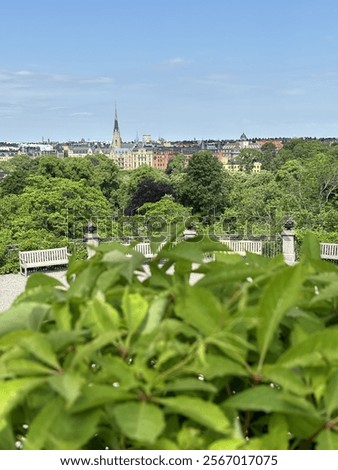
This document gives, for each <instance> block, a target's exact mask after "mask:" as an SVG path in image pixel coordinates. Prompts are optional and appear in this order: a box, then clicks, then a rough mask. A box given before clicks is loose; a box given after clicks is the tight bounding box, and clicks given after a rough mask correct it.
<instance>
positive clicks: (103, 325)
mask: <svg viewBox="0 0 338 470" xmlns="http://www.w3.org/2000/svg"><path fill="white" fill-rule="evenodd" d="M119 325H120V318H119V313H118V311H117V310H116V309H115V308H114V307H112V306H111V305H110V304H108V303H107V302H105V301H104V300H102V299H100V298H95V299H93V300H90V301H89V302H87V303H86V305H85V306H83V313H82V315H81V319H80V321H79V322H78V323H77V324H76V327H77V328H78V329H81V328H86V327H87V328H90V329H91V331H93V333H94V334H100V333H103V332H105V331H109V330H113V331H117V330H118V328H119Z"/></svg>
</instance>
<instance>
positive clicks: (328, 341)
mask: <svg viewBox="0 0 338 470" xmlns="http://www.w3.org/2000/svg"><path fill="white" fill-rule="evenodd" d="M337 344H338V329H326V330H323V331H319V332H318V333H314V334H312V335H310V336H309V337H308V338H307V339H306V340H304V341H302V342H300V343H297V344H296V345H295V346H293V347H291V348H289V349H287V350H286V351H285V353H283V354H282V355H281V356H280V357H279V359H278V360H277V364H278V365H281V366H283V367H287V368H291V367H297V366H301V367H316V366H320V365H323V364H324V365H327V364H331V363H335V362H336V361H337V360H338V348H337Z"/></svg>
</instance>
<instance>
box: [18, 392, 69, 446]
mask: <svg viewBox="0 0 338 470" xmlns="http://www.w3.org/2000/svg"><path fill="white" fill-rule="evenodd" d="M62 412H63V401H62V400H61V399H57V398H56V399H53V400H51V401H48V402H47V403H46V404H45V405H44V406H43V407H42V408H41V409H40V411H39V413H38V414H37V415H36V416H35V418H34V419H33V421H32V423H31V424H30V426H29V430H28V433H27V436H26V438H25V441H24V449H25V450H40V449H43V448H44V444H45V441H46V439H47V438H48V432H49V429H50V428H51V427H53V426H54V421H55V420H56V418H57V416H58V415H59V414H60V413H62Z"/></svg>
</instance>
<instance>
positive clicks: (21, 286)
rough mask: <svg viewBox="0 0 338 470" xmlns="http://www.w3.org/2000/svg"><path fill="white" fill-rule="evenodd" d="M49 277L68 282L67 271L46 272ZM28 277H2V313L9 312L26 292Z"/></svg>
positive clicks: (16, 275) (7, 275)
mask: <svg viewBox="0 0 338 470" xmlns="http://www.w3.org/2000/svg"><path fill="white" fill-rule="evenodd" d="M44 273H45V274H48V276H51V277H54V278H55V279H59V280H60V281H61V282H64V283H65V282H66V271H50V272H49V271H47V272H46V271H44ZM27 279H28V277H25V276H23V275H22V274H4V275H1V276H0V312H4V311H5V310H7V309H8V308H9V307H10V306H11V304H12V302H13V300H14V299H15V298H16V297H17V296H18V295H19V294H21V292H23V291H24V290H25V286H26V282H27Z"/></svg>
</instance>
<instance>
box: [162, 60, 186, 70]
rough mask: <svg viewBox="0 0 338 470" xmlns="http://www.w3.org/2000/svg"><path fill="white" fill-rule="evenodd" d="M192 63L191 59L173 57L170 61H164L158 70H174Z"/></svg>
mask: <svg viewBox="0 0 338 470" xmlns="http://www.w3.org/2000/svg"><path fill="white" fill-rule="evenodd" d="M192 62H193V61H192V60H191V59H186V58H184V57H173V58H171V59H168V60H165V61H164V62H161V63H160V64H159V66H158V68H159V69H160V70H168V69H175V68H179V67H185V66H187V65H190V64H192Z"/></svg>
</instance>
